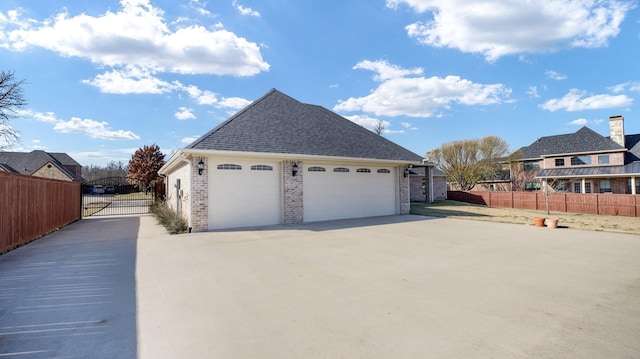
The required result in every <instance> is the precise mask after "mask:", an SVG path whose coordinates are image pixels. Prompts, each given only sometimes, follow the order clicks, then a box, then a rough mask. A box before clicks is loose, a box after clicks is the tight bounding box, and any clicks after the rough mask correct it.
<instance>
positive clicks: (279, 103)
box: [186, 89, 422, 162]
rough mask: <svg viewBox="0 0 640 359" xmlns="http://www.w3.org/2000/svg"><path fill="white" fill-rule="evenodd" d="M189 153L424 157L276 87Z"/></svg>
mask: <svg viewBox="0 0 640 359" xmlns="http://www.w3.org/2000/svg"><path fill="white" fill-rule="evenodd" d="M186 148H187V149H202V150H219V151H240V152H265V153H282V154H297V155H317V156H335V157H352V158H367V159H382V160H398V161H408V162H420V161H422V157H421V156H419V155H417V154H415V153H413V152H411V151H409V150H407V149H405V148H403V147H401V146H399V145H397V144H395V143H393V142H391V141H389V140H387V139H386V138H384V137H382V136H379V135H377V134H375V133H373V132H371V131H369V130H367V129H365V128H363V127H361V126H359V125H357V124H355V123H353V122H351V121H349V120H347V119H346V118H344V117H342V116H339V115H337V114H335V113H334V112H331V111H329V110H327V109H326V108H324V107H321V106H317V105H309V104H304V103H301V102H299V101H297V100H295V99H293V98H291V97H289V96H287V95H285V94H283V93H282V92H280V91H278V90H276V89H272V90H270V91H269V92H267V93H266V94H265V95H263V96H262V97H261V98H259V99H258V100H256V101H254V102H253V103H251V104H250V105H249V106H247V107H246V108H244V109H243V110H241V111H240V112H238V113H237V114H235V115H233V116H232V117H230V118H229V119H228V120H227V121H225V122H223V123H222V124H220V125H219V126H217V127H216V128H214V129H213V130H211V131H209V132H208V133H207V134H205V135H204V136H202V137H200V138H199V139H197V140H196V141H194V142H193V143H191V144H190V145H188V146H187V147H186Z"/></svg>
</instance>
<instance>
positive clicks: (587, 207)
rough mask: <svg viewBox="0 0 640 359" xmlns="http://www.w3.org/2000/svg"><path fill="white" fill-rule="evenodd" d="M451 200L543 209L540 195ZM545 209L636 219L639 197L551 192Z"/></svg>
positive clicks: (474, 194) (468, 194) (456, 196)
mask: <svg viewBox="0 0 640 359" xmlns="http://www.w3.org/2000/svg"><path fill="white" fill-rule="evenodd" d="M447 198H448V199H450V200H454V201H460V202H466V203H473V204H481V205H486V206H489V207H498V208H519V209H533V210H545V211H546V209H547V207H546V203H545V202H546V199H545V194H544V193H542V192H502V191H448V192H447ZM549 210H550V211H555V212H571V213H585V214H604V215H610V216H629V217H640V195H632V194H599V193H551V194H549Z"/></svg>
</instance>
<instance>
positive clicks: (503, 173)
mask: <svg viewBox="0 0 640 359" xmlns="http://www.w3.org/2000/svg"><path fill="white" fill-rule="evenodd" d="M503 167H504V168H502V169H501V170H500V171H499V172H498V176H497V178H496V179H492V180H482V181H480V182H478V183H477V184H476V185H475V186H474V187H473V189H472V191H513V184H512V183H511V174H510V171H509V164H508V163H507V164H504V165H503ZM452 187H453V186H452ZM456 190H459V189H456Z"/></svg>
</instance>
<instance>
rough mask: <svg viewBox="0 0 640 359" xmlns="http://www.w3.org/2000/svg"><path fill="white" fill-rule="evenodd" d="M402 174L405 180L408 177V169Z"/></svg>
mask: <svg viewBox="0 0 640 359" xmlns="http://www.w3.org/2000/svg"><path fill="white" fill-rule="evenodd" d="M403 174H404V178H407V176H408V175H409V169H408V168H405V169H404V173H403Z"/></svg>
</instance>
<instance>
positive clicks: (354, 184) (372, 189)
mask: <svg viewBox="0 0 640 359" xmlns="http://www.w3.org/2000/svg"><path fill="white" fill-rule="evenodd" d="M396 177H397V176H396V170H395V169H394V168H380V167H353V166H326V165H313V164H311V165H306V166H305V171H304V192H303V193H304V202H303V203H304V221H305V222H313V221H323V220H330V219H341V218H359V217H372V216H384V215H392V214H396V213H397V210H396V208H397V202H398V199H397V198H398V194H397V188H398V185H397V182H396Z"/></svg>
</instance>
